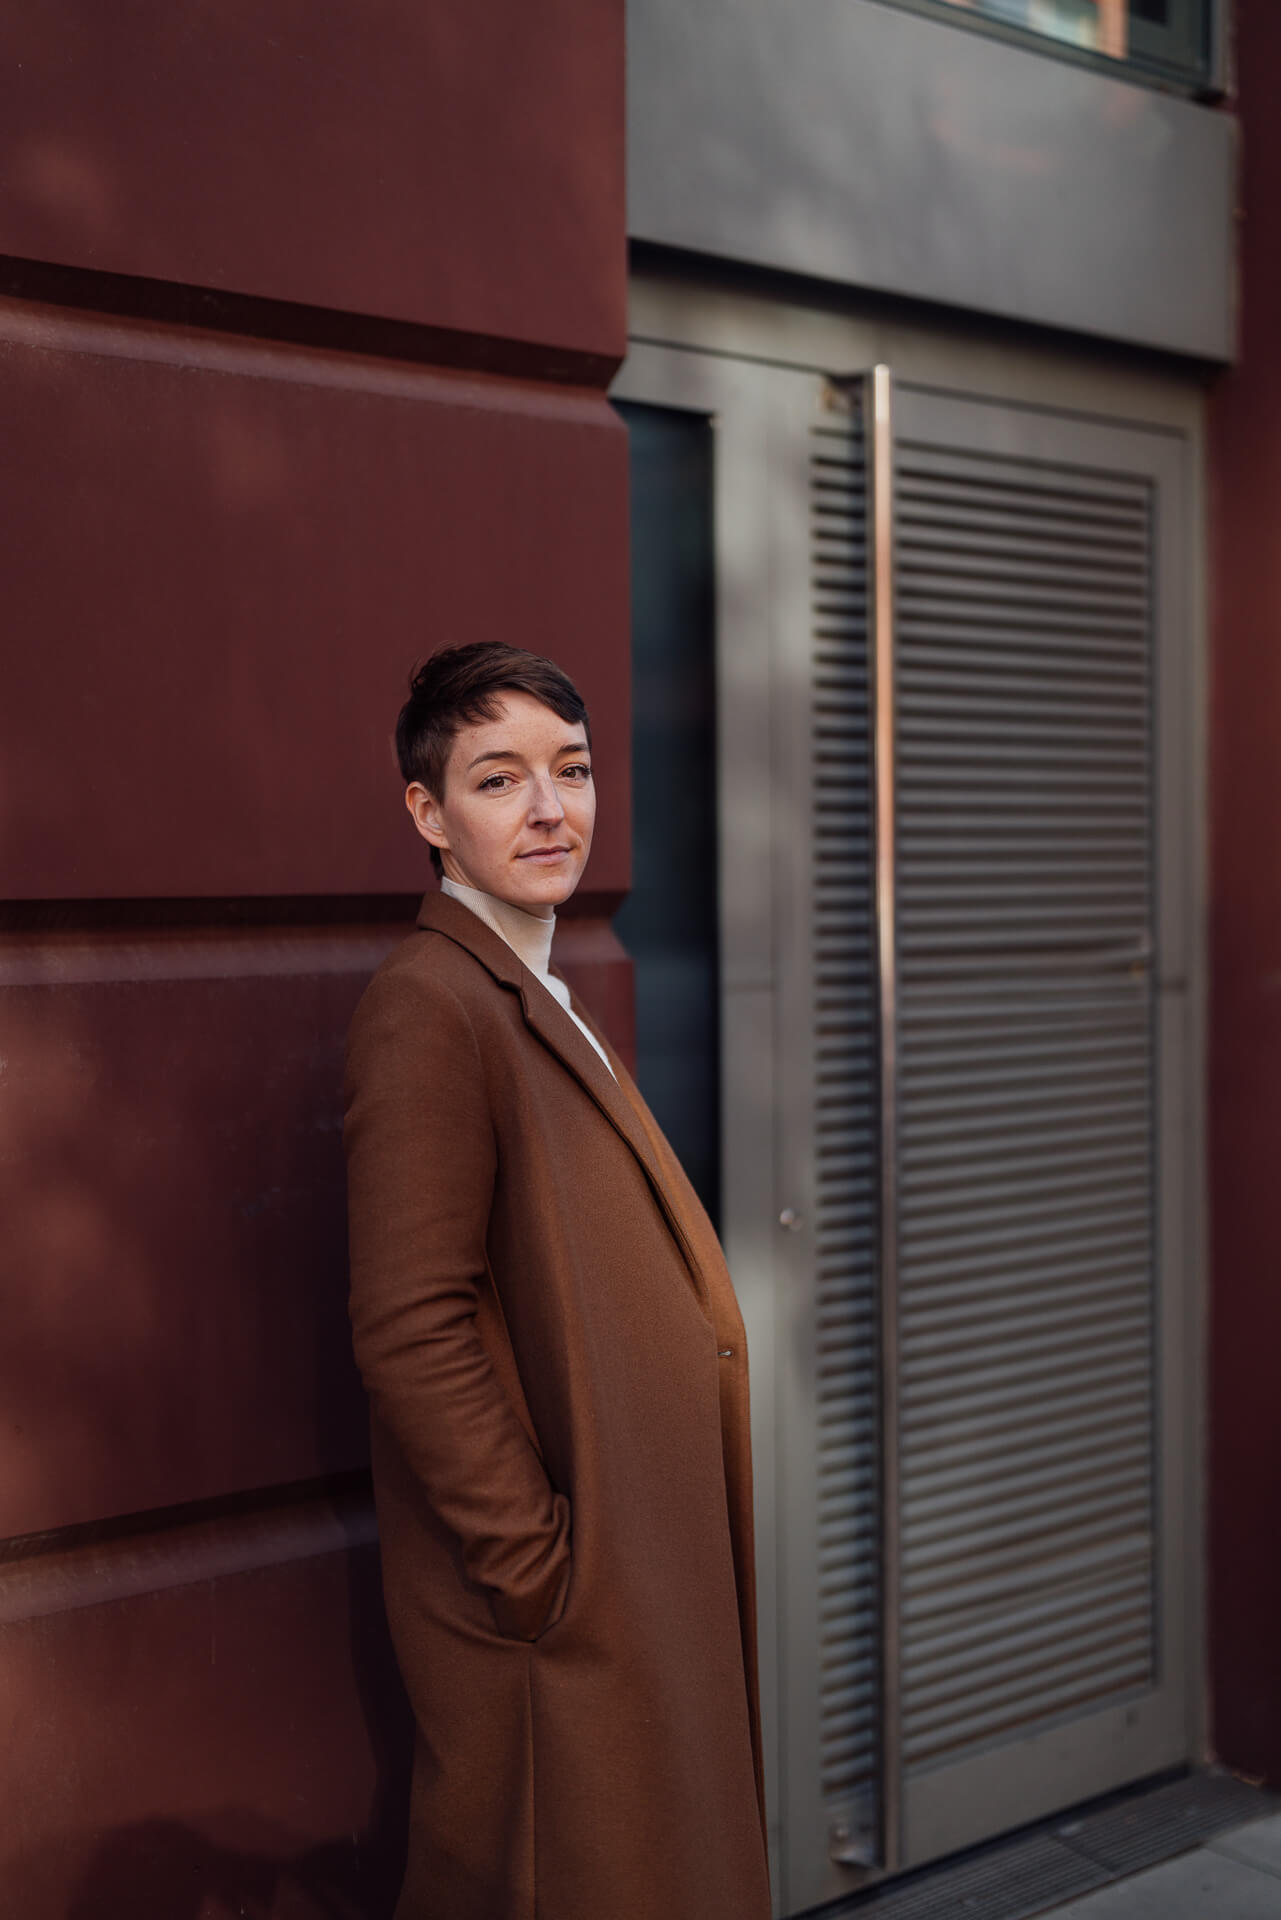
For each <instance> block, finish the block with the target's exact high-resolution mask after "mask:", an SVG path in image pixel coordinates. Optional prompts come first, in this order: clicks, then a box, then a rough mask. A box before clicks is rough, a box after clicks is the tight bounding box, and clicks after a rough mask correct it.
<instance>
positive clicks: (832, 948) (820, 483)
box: [809, 417, 881, 1859]
mask: <svg viewBox="0 0 1281 1920" xmlns="http://www.w3.org/2000/svg"><path fill="white" fill-rule="evenodd" d="M863 452H864V441H863V434H862V430H861V427H860V425H859V423H858V421H857V419H856V418H853V417H849V418H842V419H840V420H839V421H837V422H835V423H833V424H832V425H830V426H825V427H819V428H816V429H815V430H814V432H813V434H812V436H811V462H810V533H811V548H810V614H811V643H810V644H811V660H810V706H811V744H812V748H813V755H814V758H813V767H814V774H813V831H814V839H813V864H812V897H811V916H812V934H813V940H812V946H811V956H812V958H811V965H812V974H811V980H810V983H809V984H810V990H811V995H812V1006H813V1026H812V1048H813V1088H814V1103H813V1120H812V1126H813V1137H812V1153H813V1166H814V1174H813V1193H814V1218H813V1221H812V1223H811V1232H810V1236H809V1244H810V1245H811V1246H812V1248H813V1252H814V1266H813V1282H812V1284H813V1288H814V1308H815V1319H814V1327H815V1339H816V1350H815V1356H814V1393H815V1401H816V1404H815V1416H816V1429H817V1441H818V1458H817V1462H816V1467H817V1509H816V1514H817V1552H818V1568H817V1572H818V1601H819V1609H818V1617H817V1628H818V1640H819V1646H818V1690H819V1698H818V1702H817V1708H818V1712H817V1726H818V1738H819V1749H820V1752H819V1781H820V1790H821V1793H822V1795H823V1798H824V1805H825V1816H824V1818H825V1821H826V1822H827V1823H829V1824H830V1823H831V1822H833V1821H835V1820H837V1819H838V1818H839V1820H840V1821H841V1822H842V1823H843V1824H844V1826H845V1827H846V1828H847V1829H848V1831H849V1832H850V1834H851V1835H852V1837H853V1839H854V1842H855V1844H859V1836H861V1844H862V1846H863V1847H864V1848H865V1851H866V1855H867V1857H868V1858H869V1859H871V1858H873V1857H874V1856H875V1851H876V1830H877V1823H878V1812H879V1798H880V1794H879V1780H878V1774H879V1765H880V1686H881V1660H880V1608H879V1584H880V1566H879V1546H880V1516H879V1493H880V1481H879V1473H880V1447H879V1427H878V1421H879V1402H880V1394H879V1377H878V1376H879V1337H880V1323H879V1315H878V1310H877V1307H878V1288H879V1272H878V1252H879V1247H878V1234H877V1230H876V1217H877V1207H878V1193H877V1181H878V1167H879V1146H880V1136H879V1118H878V1106H877V1101H878V1077H877V1045H878V1025H877V1021H878V1006H877V996H876V970H875V960H874V946H873V942H874V938H875V914H874V902H873V888H874V874H873V846H872V814H873V809H872V762H871V726H872V689H871V684H870V674H869V660H868V630H867V610H868V556H867V537H866V520H867V482H866V474H865V470H864V458H863Z"/></svg>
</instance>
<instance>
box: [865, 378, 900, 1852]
mask: <svg viewBox="0 0 1281 1920" xmlns="http://www.w3.org/2000/svg"><path fill="white" fill-rule="evenodd" d="M868 389H869V391H868V396H867V397H868V401H869V405H868V408H867V419H868V424H869V427H870V431H871V442H872V445H871V453H872V462H871V466H872V488H871V519H872V524H871V536H872V539H871V547H872V634H873V685H874V695H875V703H876V705H875V713H876V721H875V729H874V737H875V751H876V927H877V965H878V975H879V989H880V1041H881V1085H880V1095H881V1098H880V1121H881V1143H880V1144H881V1195H880V1198H881V1221H880V1229H881V1230H880V1245H881V1300H880V1306H881V1326H880V1335H881V1342H880V1344H881V1382H880V1390H881V1836H882V1837H881V1844H882V1850H883V1854H884V1864H885V1866H886V1868H887V1869H888V1870H889V1871H891V1872H892V1871H893V1870H894V1869H895V1868H896V1867H897V1866H899V1865H900V1862H901V1856H902V1802H903V1736H902V1680H901V1671H900V1668H901V1644H900V1596H899V1582H900V1568H899V1562H900V1538H899V1536H900V1485H899V1482H900V1471H899V1415H898V1378H899V1339H898V1179H897V1173H898V1168H897V1132H898V1129H897V1106H898V1083H897V1062H896V1041H897V988H898V972H897V966H898V961H897V952H896V945H895V923H894V787H895V779H894V745H895V730H894V435H893V406H892V383H891V378H890V369H889V368H888V367H886V366H879V367H875V368H874V369H873V370H872V373H871V375H870V376H869V378H868Z"/></svg>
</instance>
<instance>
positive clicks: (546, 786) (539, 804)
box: [529, 775, 565, 826]
mask: <svg viewBox="0 0 1281 1920" xmlns="http://www.w3.org/2000/svg"><path fill="white" fill-rule="evenodd" d="M529 816H530V819H531V820H536V821H538V823H539V825H540V826H541V825H544V824H546V823H547V822H548V821H553V820H563V819H564V818H565V809H564V807H563V806H562V805H561V801H560V795H559V793H558V792H557V791H556V782H555V781H554V780H553V779H552V778H551V777H550V775H549V776H548V777H547V778H546V779H545V780H538V781H535V783H534V791H533V793H532V795H531V796H530V802H529Z"/></svg>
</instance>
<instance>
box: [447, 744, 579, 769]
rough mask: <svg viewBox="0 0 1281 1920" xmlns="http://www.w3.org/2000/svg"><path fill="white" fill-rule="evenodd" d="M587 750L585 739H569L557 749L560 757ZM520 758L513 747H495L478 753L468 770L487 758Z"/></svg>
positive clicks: (482, 762)
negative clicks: (487, 751) (488, 751)
mask: <svg viewBox="0 0 1281 1920" xmlns="http://www.w3.org/2000/svg"><path fill="white" fill-rule="evenodd" d="M586 752H587V742H586V741H585V740H569V741H567V742H566V744H565V745H564V746H563V747H560V748H558V749H557V758H559V756H560V755H561V754H562V753H586ZM519 759H520V755H519V754H518V753H517V752H516V751H515V749H514V748H513V747H495V748H494V749H493V751H492V752H490V753H478V754H477V755H476V758H475V759H474V760H469V761H468V763H467V772H468V773H470V772H471V770H472V768H473V767H479V766H482V765H483V764H484V762H485V761H486V760H519Z"/></svg>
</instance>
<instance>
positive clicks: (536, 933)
mask: <svg viewBox="0 0 1281 1920" xmlns="http://www.w3.org/2000/svg"><path fill="white" fill-rule="evenodd" d="M440 890H441V892H442V893H447V894H448V895H449V897H450V899H451V900H457V901H458V903H459V905H460V906H464V907H470V909H471V911H472V912H473V913H474V914H475V916H476V918H477V919H478V920H483V921H484V922H485V925H486V926H487V927H489V928H490V929H491V930H492V931H493V932H494V933H496V934H497V935H498V937H499V939H500V940H505V941H506V942H507V944H508V946H509V947H510V948H511V950H512V952H513V953H514V954H515V955H516V957H517V959H518V960H520V961H521V962H522V964H523V965H524V966H525V967H526V968H527V969H528V970H529V972H530V973H532V974H533V976H534V978H535V980H537V982H538V984H539V986H540V987H543V988H545V989H546V991H547V992H548V993H550V995H551V997H552V999H553V1000H554V1001H555V1002H556V1004H557V1006H558V1007H563V1008H564V1010H565V1012H566V1013H567V1014H568V1015H569V1017H570V1019H571V1020H572V1021H573V1023H574V1025H575V1026H576V1027H577V1028H578V1031H579V1032H580V1033H581V1034H582V1036H583V1038H584V1040H586V1041H587V1042H588V1044H589V1045H590V1046H591V1047H593V1048H594V1050H595V1051H596V1052H597V1053H598V1054H599V1055H600V1057H601V1059H602V1060H604V1061H605V1065H606V1067H607V1068H608V1070H609V1072H610V1074H611V1076H612V1074H613V1071H614V1069H613V1068H612V1067H611V1066H610V1064H609V1061H608V1059H607V1058H606V1055H605V1050H604V1048H603V1047H602V1046H601V1044H600V1041H599V1040H597V1038H596V1036H595V1034H594V1033H592V1032H591V1030H590V1029H589V1028H588V1027H587V1026H585V1025H584V1023H583V1022H582V1021H581V1020H580V1019H579V1017H578V1015H577V1014H576V1013H575V1012H574V1009H573V1008H572V1007H571V1006H570V1004H569V988H568V987H567V986H566V985H565V982H564V981H563V980H558V979H557V978H556V977H555V975H554V974H553V973H552V972H551V971H550V967H551V957H552V935H553V934H554V933H555V931H556V915H555V914H554V913H549V914H548V915H547V918H546V919H545V920H540V919H539V917H538V915H537V914H534V913H526V911H525V909H524V908H523V907H513V906H512V905H511V904H510V903H509V902H508V901H506V900H499V899H497V898H496V897H495V895H494V894H492V893H482V892H481V890H480V888H479V887H465V886H463V885H462V884H461V883H460V882H459V881H457V880H445V879H442V881H441V883H440Z"/></svg>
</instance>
